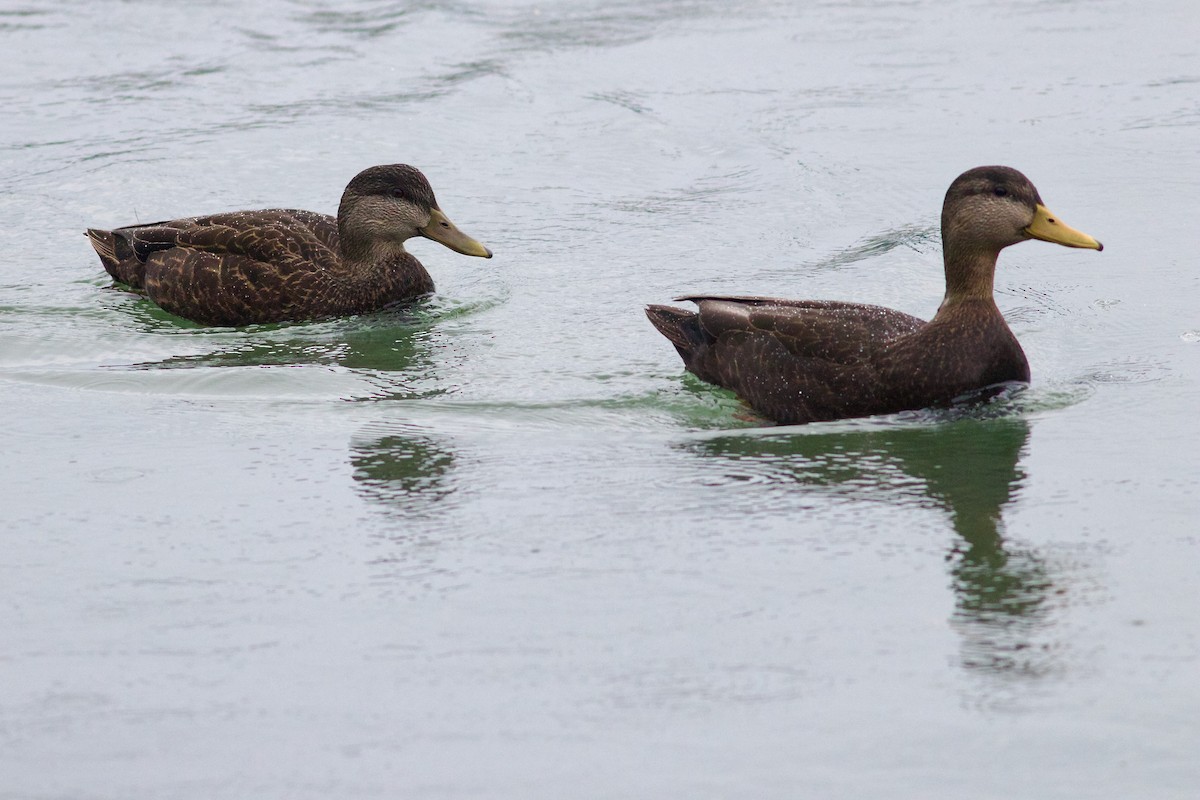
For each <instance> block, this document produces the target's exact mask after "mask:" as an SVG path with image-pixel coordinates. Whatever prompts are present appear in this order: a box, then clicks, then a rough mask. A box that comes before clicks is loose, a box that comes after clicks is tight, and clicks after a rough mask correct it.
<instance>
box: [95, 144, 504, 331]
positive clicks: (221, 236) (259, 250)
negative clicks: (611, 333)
mask: <svg viewBox="0 0 1200 800" xmlns="http://www.w3.org/2000/svg"><path fill="white" fill-rule="evenodd" d="M416 236H423V237H425V238H427V239H432V240H433V241H435V242H438V243H440V244H442V245H445V246H446V247H448V248H450V249H451V250H454V251H456V252H458V253H462V254H463V255H468V256H477V257H480V258H491V257H492V251H491V250H489V249H488V248H487V247H485V246H484V245H482V244H480V243H479V242H478V241H476V240H475V239H473V238H471V237H470V236H468V235H467V234H465V233H463V232H462V231H461V230H459V228H458V227H457V226H456V225H455V224H454V223H453V222H451V221H450V219H449V218H448V217H447V216H446V214H445V213H443V212H442V210H441V208H440V207H439V206H438V202H437V199H436V198H435V197H434V194H433V189H432V187H430V185H429V181H428V180H427V179H426V177H425V176H424V175H423V174H421V171H420V170H418V169H417V168H416V167H413V166H410V165H408V164H384V165H379V166H373V167H369V168H367V169H364V170H363V171H362V172H359V173H358V174H357V175H355V176H354V178H353V179H351V181H350V183H349V184H347V186H346V189H345V191H344V192H343V193H342V199H341V202H340V203H339V205H338V213H337V216H336V217H332V216H329V215H328V214H320V213H317V212H313V211H303V210H298V209H263V210H254V211H231V212H226V213H220V214H212V215H209V216H202V217H187V218H184V219H173V220H166V221H163V222H151V223H147V224H144V225H129V226H126V227H123V228H115V229H113V230H101V229H98V228H90V229H88V231H87V237H88V240H89V241H90V242H91V244H92V247H93V248H94V249H95V251H96V254H97V255H98V256H99V257H100V262H101V263H102V264H103V265H104V269H105V270H106V271H107V272H108V274H109V275H111V276H112V278H113V279H114V281H116V282H117V283H119V284H123V285H124V286H126V287H128V288H130V289H132V290H133V291H134V292H137V293H139V294H142V295H144V296H146V297H147V298H149V299H150V300H151V301H153V302H154V303H155V304H157V305H158V306H159V307H160V308H162V309H163V310H164V311H167V312H169V313H171V314H174V315H176V316H179V317H183V318H184V319H187V320H191V321H192V322H196V323H199V324H201V325H212V326H241V325H250V324H256V323H271V322H295V321H306V320H316V319H327V318H331V317H343V316H351V315H355V314H366V313H370V312H372V311H378V310H379V309H382V308H384V307H386V306H390V305H393V304H396V303H400V302H402V301H408V300H413V299H415V298H418V297H421V296H423V295H427V294H429V293H431V292H433V290H434V285H433V279H432V278H431V277H430V275H429V273H428V272H427V271H426V269H425V267H424V266H423V265H422V264H421V262H420V261H418V260H417V259H416V257H414V256H413V255H412V254H411V253H409V252H408V251H407V250H405V248H404V243H405V242H406V241H407V240H408V239H411V238H413V237H416Z"/></svg>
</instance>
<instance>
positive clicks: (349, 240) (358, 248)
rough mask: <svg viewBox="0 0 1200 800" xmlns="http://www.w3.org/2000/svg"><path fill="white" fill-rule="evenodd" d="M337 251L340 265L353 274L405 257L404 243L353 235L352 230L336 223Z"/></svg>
mask: <svg viewBox="0 0 1200 800" xmlns="http://www.w3.org/2000/svg"><path fill="white" fill-rule="evenodd" d="M338 249H340V250H341V255H342V263H343V264H345V265H346V267H348V268H349V269H351V270H352V271H355V272H361V271H364V270H370V269H372V268H374V267H376V266H377V265H380V264H389V263H391V262H393V261H398V260H400V259H402V258H403V257H404V256H405V255H407V253H408V251H407V250H405V249H404V242H397V241H388V240H381V239H378V238H376V237H371V236H362V235H355V232H354V231H352V230H349V231H348V230H346V226H345V225H343V224H342V223H341V221H340V220H339V222H338Z"/></svg>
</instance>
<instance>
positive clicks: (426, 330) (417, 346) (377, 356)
mask: <svg viewBox="0 0 1200 800" xmlns="http://www.w3.org/2000/svg"><path fill="white" fill-rule="evenodd" d="M144 313H149V312H144ZM435 321H436V320H431V319H429V318H427V315H423V314H422V313H421V312H420V311H414V310H413V309H412V308H405V309H397V310H394V311H384V312H381V313H378V314H372V315H369V316H363V317H355V318H351V319H346V320H335V321H330V322H317V323H307V324H300V325H263V326H254V327H251V328H248V329H241V330H237V331H230V330H212V329H207V330H197V331H192V330H188V329H185V328H181V327H179V326H178V325H177V324H175V323H174V322H172V323H171V327H170V330H171V331H172V332H173V333H175V334H176V335H180V336H184V337H186V339H187V342H188V343H189V344H194V343H197V344H200V346H202V347H203V348H204V349H205V351H204V352H200V353H190V354H186V355H173V356H169V357H167V358H163V359H160V360H157V361H149V362H142V363H137V364H132V365H128V366H125V367H117V368H119V369H120V368H124V369H135V370H159V369H201V368H206V367H218V368H220V367H276V366H280V367H283V366H286V367H295V366H322V365H324V366H330V367H339V368H345V369H348V370H353V371H355V372H356V373H358V374H360V375H361V376H362V377H364V378H366V379H367V380H368V381H369V383H370V384H371V388H370V390H369V391H368V392H367V397H368V398H369V399H379V398H381V397H385V398H389V399H396V398H405V399H407V398H414V397H426V396H429V395H435V394H439V393H441V391H442V389H441V386H442V382H441V380H440V379H439V374H440V373H441V372H443V371H444V369H445V367H446V364H445V363H443V362H444V360H445V358H446V357H447V353H448V351H449V348H446V347H444V346H440V342H438V341H437V340H438V339H439V334H438V332H437V329H436V327H435V326H434V322H435ZM434 351H437V353H438V355H439V360H438V361H436V362H435V359H434V357H433V355H432V354H433V352H434ZM450 355H452V353H450Z"/></svg>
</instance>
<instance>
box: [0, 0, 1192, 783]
mask: <svg viewBox="0 0 1200 800" xmlns="http://www.w3.org/2000/svg"><path fill="white" fill-rule="evenodd" d="M1198 31H1200V28H1198V26H1197V18H1196V12H1195V11H1194V9H1193V8H1192V5H1191V4H1189V3H1186V2H1183V1H1182V0H1177V1H1171V0H1166V1H1165V2H1162V3H1156V4H1154V5H1153V7H1149V6H1146V5H1145V4H1144V3H1135V2H1131V1H1130V2H1123V1H1121V0H1101V1H1100V2H1077V1H1072V0H1064V1H1063V2H1055V3H1045V2H1042V3H1015V4H1011V3H1010V4H1007V5H1003V6H998V5H996V4H994V3H982V2H961V3H951V4H947V3H940V2H933V1H932V0H917V1H916V2H886V1H883V0H880V1H879V2H869V1H868V0H849V1H846V2H814V3H800V4H797V3H792V2H775V1H772V0H762V1H761V2H755V0H745V1H744V2H743V1H741V0H739V2H706V1H705V0H698V1H696V2H683V3H679V2H666V1H665V0H663V1H662V2H645V0H642V1H641V2H637V3H634V2H623V1H619V2H612V1H611V0H610V1H609V2H603V3H601V2H591V1H590V0H576V1H574V2H562V3H522V2H506V1H505V0H483V1H481V2H457V3H420V2H414V3H380V2H357V3H354V2H352V3H346V4H336V5H334V4H326V3H322V2H307V1H305V2H276V1H274V0H272V1H270V2H263V3H258V4H254V5H252V6H246V5H245V4H232V3H216V4H210V5H208V6H205V7H203V8H200V7H193V6H188V5H173V4H160V3H150V2H107V1H106V2H88V3H83V2H75V3H58V4H49V3H40V2H34V3H29V4H25V5H23V6H19V7H16V8H11V9H6V10H0V48H2V49H3V51H4V52H5V53H6V54H7V57H6V64H7V67H6V69H5V71H4V72H3V73H0V99H2V100H3V103H4V106H5V108H6V111H7V113H6V114H5V118H4V121H3V122H0V130H2V131H3V136H2V137H0V165H2V167H3V168H2V169H0V215H2V218H3V219H4V221H5V223H6V224H5V225H4V226H3V229H2V230H0V245H2V246H3V252H4V256H5V257H4V269H3V272H2V275H0V404H3V408H4V410H5V412H6V417H7V424H6V425H5V426H4V429H3V433H2V434H0V448H2V452H3V454H4V455H3V458H0V470H2V472H0V485H3V487H4V498H3V505H2V506H0V508H2V510H0V532H2V536H3V540H2V541H3V544H4V549H5V553H6V557H5V558H4V559H2V562H3V563H2V564H0V582H2V583H3V585H4V586H5V587H6V592H5V597H6V599H7V602H5V603H3V604H0V630H2V631H3V632H4V634H5V644H6V646H5V648H4V653H3V655H0V797H3V798H10V797H11V798H31V797H38V798H60V797H61V798H67V797H69V798H114V799H115V798H128V797H178V798H193V797H194V798H206V799H211V798H225V797H228V798H244V797H249V796H254V797H287V798H307V797H314V798H315V797H321V798H329V797H346V798H351V797H397V796H404V797H455V798H457V797H514V798H518V797H519V798H541V797H545V798H562V797H580V798H590V797H597V798H599V797H681V796H686V797H694V798H707V797H712V798H727V797H754V798H763V797H780V798H783V797H788V798H791V797H827V798H838V797H854V798H863V797H879V798H884V797H886V798H894V797H914V798H916V797H919V798H947V799H949V798H961V797H965V796H972V797H979V798H1011V797H1038V798H1064V799H1065V798H1071V800H1078V798H1091V797H1096V798H1099V797H1138V798H1184V797H1192V796H1194V793H1195V790H1196V786H1197V785H1198V784H1200V767H1198V766H1197V758H1196V752H1197V749H1198V747H1200V729H1198V727H1197V723H1196V719H1198V718H1200V689H1198V688H1197V687H1200V681H1198V680H1197V676H1198V675H1200V669H1198V663H1200V632H1198V629H1197V623H1196V618H1195V614H1196V608H1197V599H1198V598H1197V591H1196V588H1195V586H1196V582H1195V579H1194V576H1193V572H1194V564H1195V563H1196V562H1197V560H1198V558H1200V537H1198V536H1197V527H1196V520H1197V517H1198V514H1200V477H1198V474H1197V466H1198V465H1197V456H1196V443H1197V442H1198V441H1200V414H1198V411H1197V410H1198V409H1200V313H1198V311H1197V309H1200V271H1197V269H1196V268H1195V261H1196V256H1195V252H1196V250H1197V247H1196V245H1197V233H1196V230H1197V228H1196V223H1195V221H1196V210H1197V208H1200V188H1198V185H1197V182H1196V180H1195V176H1196V174H1197V172H1198V167H1200V163H1198V158H1197V153H1198V150H1197V147H1196V143H1197V142H1198V141H1200V102H1198V101H1197V87H1198V86H1200V55H1198V54H1197V50H1196V47H1195V41H1196V34H1197V32H1198ZM396 161H403V162H408V163H412V164H415V165H418V166H419V167H421V168H422V169H423V170H424V171H425V173H426V174H427V175H428V177H429V178H430V180H431V182H432V184H433V186H434V188H435V190H436V191H437V194H438V198H439V201H440V203H441V205H442V207H443V208H444V209H445V210H446V211H447V213H448V214H449V215H450V216H451V218H453V219H454V220H455V221H456V222H457V223H458V224H459V225H460V226H462V227H463V229H464V230H467V231H469V232H470V233H471V234H472V235H474V236H476V237H477V238H479V239H480V240H481V241H483V242H485V243H486V244H488V245H489V246H490V247H492V248H493V250H495V252H496V257H495V258H494V259H492V260H491V261H486V262H485V261H480V260H476V259H466V258H462V257H459V256H458V255H456V254H453V253H451V252H449V251H447V250H444V249H442V248H439V247H438V246H437V245H434V244H433V243H430V242H415V243H413V246H412V250H413V251H414V252H415V253H417V255H418V256H419V257H420V258H422V259H423V261H424V262H425V263H426V265H427V266H428V268H429V270H430V272H431V273H432V274H433V276H434V279H435V281H436V282H437V284H438V289H439V292H438V295H437V296H436V297H435V298H433V299H430V300H428V301H424V302H422V303H419V304H417V305H415V306H414V307H411V308H406V309H400V310H396V311H390V312H386V313H381V314H377V315H371V316H365V317H358V318H353V319H347V320H337V321H329V322H320V323H312V324H294V325H274V326H252V327H249V328H244V329H236V330H235V329H205V328H200V327H197V326H194V325H191V324H188V323H184V322H182V321H180V320H178V319H175V318H173V317H171V316H169V315H167V314H164V313H162V312H161V311H159V310H157V309H155V308H154V307H153V306H151V305H149V304H148V303H146V302H145V301H143V300H141V299H139V298H137V297H135V296H132V295H129V294H127V293H124V292H121V291H119V290H115V289H113V288H110V285H109V281H108V280H107V278H106V276H105V275H104V273H103V271H102V269H101V268H100V266H99V263H98V261H97V260H96V259H95V257H94V255H93V254H92V252H91V250H90V248H89V247H88V245H87V242H86V240H85V238H84V237H83V235H82V231H83V229H84V228H86V227H89V226H98V227H106V226H116V225H121V224H129V223H131V222H134V221H137V220H150V219H162V218H167V217H173V216H182V215H191V214H199V213H206V212H211V211H218V210H228V209H238V208H253V207H270V206H276V207H278V206H282V207H299V208H311V209H313V210H318V211H326V212H330V211H332V210H333V209H334V208H336V204H337V200H338V198H339V196H340V194H341V190H342V188H343V187H344V185H345V183H346V182H347V180H348V179H349V178H350V177H351V176H352V175H354V174H355V173H356V172H358V171H359V170H360V169H362V168H363V167H365V166H368V165H371V164H377V163H390V162H396ZM987 163H1006V164H1011V165H1012V166H1015V167H1017V168H1019V169H1021V170H1022V171H1024V172H1025V173H1026V174H1028V175H1029V176H1030V177H1031V178H1032V179H1033V180H1034V181H1035V183H1037V185H1038V187H1039V189H1040V190H1041V193H1042V196H1043V198H1044V199H1045V200H1046V203H1047V205H1049V206H1050V207H1051V208H1053V209H1054V210H1055V211H1056V212H1057V213H1059V214H1061V215H1062V216H1063V218H1064V219H1065V220H1067V221H1068V222H1070V223H1071V224H1072V225H1074V226H1076V227H1079V228H1081V229H1083V230H1086V231H1088V232H1089V233H1092V234H1094V235H1095V236H1096V237H1097V238H1099V239H1101V240H1102V241H1104V243H1105V245H1106V249H1105V251H1104V252H1103V253H1099V254H1098V253H1092V252H1082V251H1071V250H1067V249H1065V248H1057V247H1053V246H1050V245H1047V244H1044V243H1037V242H1033V243H1027V244H1022V245H1019V246H1017V247H1014V248H1012V249H1010V250H1008V251H1006V252H1005V253H1004V255H1003V257H1002V259H1001V264H1000V270H999V272H998V275H997V295H998V298H997V299H998V302H999V304H1000V306H1001V308H1002V310H1003V311H1004V313H1005V315H1006V317H1007V318H1008V320H1009V321H1010V324H1011V325H1012V327H1013V329H1014V330H1015V332H1016V333H1017V335H1018V337H1019V338H1020V339H1021V341H1022V344H1023V345H1024V347H1025V350H1026V352H1027V353H1028V355H1029V358H1030V362H1031V365H1032V370H1033V375H1034V379H1033V384H1032V385H1031V386H1030V387H1029V388H1028V389H1027V390H1025V391H1023V392H1014V393H1010V394H1009V395H1007V396H1005V397H1002V398H1000V399H999V400H997V401H996V402H993V403H991V404H989V405H988V406H986V407H983V408H975V409H968V410H959V411H955V412H940V413H935V412H920V413H912V414H904V415H899V416H896V417H889V418H883V419H875V420H865V421H851V422H839V423H829V424H822V425H813V426H808V427H804V428H763V427H761V426H759V425H756V424H755V423H753V422H752V421H750V420H748V419H747V417H746V415H745V413H744V410H743V409H742V408H741V407H740V406H739V405H738V403H737V402H736V400H734V399H733V398H732V397H731V396H730V395H728V394H727V393H725V392H722V391H720V390H717V389H714V388H712V387H709V386H706V385H704V384H702V383H700V382H698V381H696V380H694V379H692V378H691V377H689V376H687V375H686V374H685V373H684V372H683V370H682V366H681V364H680V363H679V361H678V358H677V357H676V355H675V353H674V351H673V349H672V348H671V347H670V345H669V343H668V342H667V341H666V340H665V339H663V338H662V337H661V336H659V335H658V334H657V333H656V332H655V331H654V330H653V329H652V328H651V327H650V325H649V324H648V323H647V322H646V320H645V318H644V317H643V315H642V312H641V307H642V305H643V304H645V303H648V302H663V301H665V300H669V299H670V298H671V297H672V296H674V295H676V294H681V293H685V292H692V291H706V292H708V291H711V292H737V293H759V294H780V295H791V296H806V297H814V298H831V299H855V300H861V301H864V302H873V303H880V304H884V305H889V306H893V307H896V308H899V309H901V310H904V311H907V312H910V313H914V314H918V315H921V316H929V315H930V314H932V313H933V311H934V310H935V309H936V306H937V304H938V301H939V299H940V295H941V288H942V287H941V252H940V241H939V237H938V231H937V223H938V214H939V211H940V204H941V199H942V195H943V193H944V191H945V188H946V186H947V185H948V184H949V182H950V181H951V180H952V179H953V178H954V177H955V176H956V175H957V174H958V173H959V172H961V171H963V170H964V169H967V168H969V167H972V166H976V165H979V164H987Z"/></svg>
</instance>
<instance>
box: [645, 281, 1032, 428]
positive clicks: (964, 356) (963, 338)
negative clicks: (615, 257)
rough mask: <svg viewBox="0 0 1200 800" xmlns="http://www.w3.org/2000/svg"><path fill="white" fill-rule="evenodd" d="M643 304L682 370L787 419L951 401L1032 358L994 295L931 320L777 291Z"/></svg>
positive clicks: (1020, 377)
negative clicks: (675, 304)
mask: <svg viewBox="0 0 1200 800" xmlns="http://www.w3.org/2000/svg"><path fill="white" fill-rule="evenodd" d="M679 299H680V300H692V301H694V302H696V303H697V305H698V306H699V311H698V312H689V311H682V310H679V309H674V308H670V307H668V306H651V307H650V308H649V309H648V314H649V317H650V321H651V322H653V323H654V325H655V327H656V328H658V330H659V331H660V332H662V333H663V335H665V336H666V337H667V338H668V339H670V340H671V341H672V343H673V344H675V349H676V350H678V351H679V355H680V356H681V357H682V358H683V361H684V364H685V366H686V367H687V369H688V370H689V371H690V372H692V373H694V374H695V375H697V376H698V377H699V378H701V379H702V380H705V381H708V382H709V383H714V384H716V385H718V386H723V387H725V388H727V389H731V390H732V391H734V392H735V393H737V395H738V396H739V397H741V398H742V399H743V400H744V401H745V402H746V403H747V404H748V405H749V406H750V407H751V408H753V409H754V410H755V411H757V412H759V413H760V414H762V415H763V416H765V417H768V418H769V419H772V420H774V421H776V422H780V423H784V424H798V423H805V422H818V421H822V420H832V419H842V418H846V417H863V416H870V415H873V414H889V413H894V412H897V411H904V410H907V409H917V408H926V407H931V406H944V405H949V404H950V403H952V402H953V401H954V400H955V399H957V398H960V397H962V396H963V395H967V394H970V393H972V392H976V391H978V390H980V389H983V388H985V387H990V386H994V385H997V384H1002V383H1006V382H1010V381H1028V380H1029V364H1028V362H1027V361H1026V359H1025V354H1024V353H1023V352H1022V350H1021V346H1020V344H1019V343H1018V342H1017V340H1016V337H1015V336H1013V334H1012V332H1011V331H1010V330H1009V328H1008V325H1006V324H1005V322H1004V318H1003V317H1002V316H1001V315H1000V312H999V311H998V310H997V309H996V307H995V305H994V304H991V303H984V302H978V303H967V304H963V306H962V307H960V308H958V309H956V310H955V311H954V312H953V313H950V314H945V315H941V316H939V318H938V319H937V320H935V321H934V322H925V321H923V320H921V319H918V318H917V317H913V316H909V315H908V314H903V313H901V312H899V311H893V310H891V309H887V308H881V307H879V306H868V305H856V304H853V303H835V302H821V301H788V300H780V299H775V298H721V297H683V298H679Z"/></svg>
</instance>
